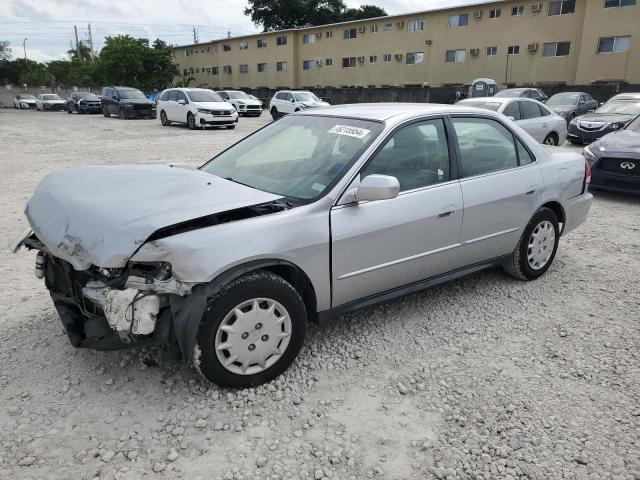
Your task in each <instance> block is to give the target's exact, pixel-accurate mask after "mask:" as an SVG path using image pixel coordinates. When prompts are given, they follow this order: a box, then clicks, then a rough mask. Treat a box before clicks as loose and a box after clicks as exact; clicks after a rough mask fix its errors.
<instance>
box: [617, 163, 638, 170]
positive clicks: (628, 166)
mask: <svg viewBox="0 0 640 480" xmlns="http://www.w3.org/2000/svg"><path fill="white" fill-rule="evenodd" d="M620 168H624V169H625V170H633V169H634V168H636V164H635V163H631V162H622V163H621V164H620Z"/></svg>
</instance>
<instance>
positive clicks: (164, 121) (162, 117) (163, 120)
mask: <svg viewBox="0 0 640 480" xmlns="http://www.w3.org/2000/svg"><path fill="white" fill-rule="evenodd" d="M160 123H161V124H162V125H163V126H165V127H168V126H169V125H171V122H170V121H169V119H168V118H167V114H166V112H165V111H164V110H160Z"/></svg>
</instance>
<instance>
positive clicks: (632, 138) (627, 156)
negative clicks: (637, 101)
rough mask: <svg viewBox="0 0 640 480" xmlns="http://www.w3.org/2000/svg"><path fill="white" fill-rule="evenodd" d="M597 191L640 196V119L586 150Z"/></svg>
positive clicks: (608, 135)
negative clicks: (639, 194)
mask: <svg viewBox="0 0 640 480" xmlns="http://www.w3.org/2000/svg"><path fill="white" fill-rule="evenodd" d="M584 156H585V158H586V159H587V160H588V161H589V163H590V164H591V172H592V174H591V182H592V185H593V186H594V187H595V188H598V189H602V190H613V191H616V192H625V193H640V116H638V117H636V118H635V120H633V121H632V122H631V123H629V124H628V125H627V126H626V127H624V128H623V129H621V130H618V131H616V132H612V133H608V134H607V135H605V136H604V137H602V138H600V139H599V140H596V141H595V142H593V143H592V144H591V145H588V146H586V147H585V148H584Z"/></svg>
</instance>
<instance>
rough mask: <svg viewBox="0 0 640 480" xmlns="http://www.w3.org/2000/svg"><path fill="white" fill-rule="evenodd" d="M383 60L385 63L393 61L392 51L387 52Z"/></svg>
mask: <svg viewBox="0 0 640 480" xmlns="http://www.w3.org/2000/svg"><path fill="white" fill-rule="evenodd" d="M382 61H383V62H385V63H387V62H390V61H391V54H390V53H385V54H384V55H383V56H382Z"/></svg>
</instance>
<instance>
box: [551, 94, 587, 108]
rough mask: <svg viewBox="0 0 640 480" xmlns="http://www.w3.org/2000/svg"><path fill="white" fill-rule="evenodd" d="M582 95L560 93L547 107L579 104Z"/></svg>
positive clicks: (552, 98)
mask: <svg viewBox="0 0 640 480" xmlns="http://www.w3.org/2000/svg"><path fill="white" fill-rule="evenodd" d="M579 98H580V94H578V93H558V94H556V95H554V96H553V97H551V98H550V99H549V100H547V105H549V106H551V107H555V106H560V105H567V106H573V105H577V104H578V99H579Z"/></svg>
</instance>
